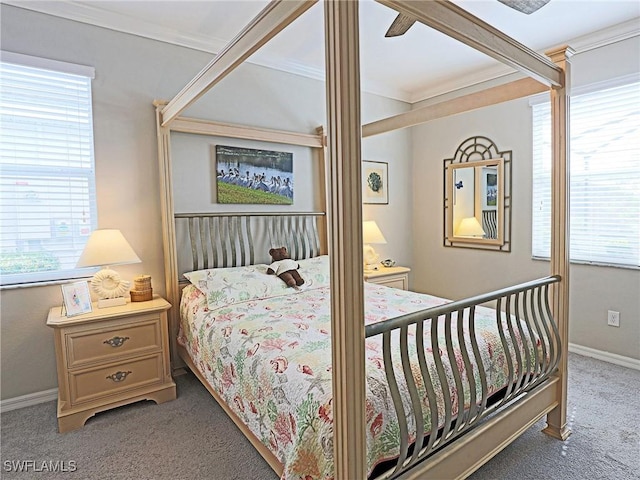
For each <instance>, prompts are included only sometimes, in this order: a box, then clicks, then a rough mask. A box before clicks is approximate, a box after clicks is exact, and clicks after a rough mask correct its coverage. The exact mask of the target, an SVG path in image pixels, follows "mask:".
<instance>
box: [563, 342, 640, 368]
mask: <svg viewBox="0 0 640 480" xmlns="http://www.w3.org/2000/svg"><path fill="white" fill-rule="evenodd" d="M569 351H570V352H571V353H577V354H578V355H584V356H585V357H591V358H596V359H598V360H602V361H603V362H608V363H613V364H615V365H620V366H623V367H627V368H633V369H634V370H640V360H637V359H635V358H631V357H623V356H622V355H618V354H616V353H610V352H603V351H602V350H596V349H595V348H589V347H583V346H582V345H576V344H575V343H569Z"/></svg>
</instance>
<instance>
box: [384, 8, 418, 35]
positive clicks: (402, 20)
mask: <svg viewBox="0 0 640 480" xmlns="http://www.w3.org/2000/svg"><path fill="white" fill-rule="evenodd" d="M414 23H416V19H415V18H413V17H410V16H408V15H404V14H402V13H399V14H398V16H397V17H396V19H395V20H394V21H393V23H392V24H391V26H390V27H389V30H387V33H385V34H384V36H385V37H399V36H400V35H404V34H405V33H407V30H409V29H410V28H411V25H413V24H414Z"/></svg>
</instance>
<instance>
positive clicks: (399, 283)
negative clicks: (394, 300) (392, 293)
mask: <svg viewBox="0 0 640 480" xmlns="http://www.w3.org/2000/svg"><path fill="white" fill-rule="evenodd" d="M372 283H377V284H378V285H385V286H387V287H391V288H398V289H400V290H408V289H409V286H408V285H407V280H406V277H405V276H403V277H401V278H388V279H380V280H376V281H375V282H372Z"/></svg>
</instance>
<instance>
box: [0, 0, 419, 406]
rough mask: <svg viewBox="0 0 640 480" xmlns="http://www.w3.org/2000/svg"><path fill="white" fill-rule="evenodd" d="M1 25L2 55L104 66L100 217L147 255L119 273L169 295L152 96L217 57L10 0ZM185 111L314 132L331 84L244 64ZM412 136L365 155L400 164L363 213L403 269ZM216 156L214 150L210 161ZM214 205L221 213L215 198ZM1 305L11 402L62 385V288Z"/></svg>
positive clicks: (387, 109)
mask: <svg viewBox="0 0 640 480" xmlns="http://www.w3.org/2000/svg"><path fill="white" fill-rule="evenodd" d="M0 22H1V23H0V35H1V37H0V42H1V45H2V48H3V49H4V50H7V51H12V52H17V53H22V54H26V55H34V56H40V57H45V58H51V59H54V60H61V61H65V62H71V63H79V64H85V65H90V66H94V67H95V69H96V78H95V80H94V82H93V104H94V105H93V107H94V111H93V113H94V122H95V127H94V133H95V158H96V177H97V178H96V187H97V195H98V223H99V226H100V227H101V228H106V227H113V228H119V229H121V230H122V232H123V234H124V235H125V237H126V238H127V239H128V240H129V242H130V243H131V245H132V246H133V248H134V250H135V251H136V252H137V253H138V255H139V256H140V258H141V259H142V263H141V264H137V265H130V266H122V267H119V268H118V271H119V273H121V275H122V276H123V277H124V278H125V279H131V278H132V277H133V276H135V275H137V274H140V273H148V274H150V275H151V276H152V282H153V287H154V290H155V292H156V293H159V294H162V293H164V281H163V275H164V271H163V270H164V268H163V265H164V261H163V253H162V230H161V220H160V203H159V199H160V195H161V194H162V193H161V192H160V190H159V177H158V167H157V163H158V160H157V144H156V130H155V111H154V108H153V106H152V102H153V100H154V99H165V100H166V99H170V98H172V97H173V96H174V95H175V94H176V93H177V92H178V91H180V90H181V89H182V87H184V85H185V84H186V83H187V82H188V81H190V80H191V78H192V77H193V76H194V75H195V74H196V73H198V72H199V71H200V70H201V68H202V67H203V66H204V65H206V64H207V63H208V62H209V61H210V60H211V56H210V55H209V54H205V53H202V52H198V51H194V50H190V49H187V48H182V47H177V46H173V45H168V44H164V43H161V42H157V41H152V40H148V39H144V38H141V37H137V36H133V35H128V34H122V33H118V32H114V31H111V30H107V29H103V28H98V27H93V26H89V25H85V24H81V23H77V22H72V21H68V20H63V19H60V18H56V17H51V16H47V15H42V14H38V13H34V12H30V11H27V10H23V9H20V8H15V7H12V6H7V5H5V4H1V5H0ZM362 103H363V112H362V117H363V120H364V121H366V122H370V121H373V120H376V119H378V118H380V117H384V116H389V115H393V114H396V113H400V112H402V111H406V110H408V108H409V107H408V105H406V104H404V103H402V102H397V101H394V100H389V99H385V98H382V97H377V96H373V95H367V94H365V95H363V102H362ZM186 114H187V115H189V116H194V117H202V118H210V119H213V120H219V121H225V122H230V123H241V124H246V125H253V126H258V127H265V128H273V129H282V130H293V131H298V132H314V131H315V128H316V127H317V126H319V125H323V124H326V122H325V96H324V83H323V82H320V81H315V80H309V79H306V78H302V77H299V76H295V75H291V74H286V73H283V72H279V71H275V70H271V69H268V68H263V67H257V66H253V65H243V66H242V67H241V68H240V69H239V70H237V71H236V72H233V74H232V75H231V76H230V77H228V78H226V79H225V80H223V81H222V82H221V83H220V84H219V85H218V86H217V87H216V89H215V90H214V91H212V92H210V93H208V94H206V95H205V96H204V97H203V98H202V99H201V100H200V101H199V102H198V103H197V104H196V105H194V106H193V107H192V108H191V109H190V110H189V111H187V112H186ZM409 138H410V134H409V132H407V131H404V132H395V133H393V134H388V135H384V136H381V137H378V138H376V139H371V140H367V141H365V142H364V145H363V151H364V154H365V155H366V158H367V159H371V160H388V161H389V162H390V181H391V186H390V191H391V198H390V203H389V205H385V206H373V207H374V208H366V209H365V215H367V216H371V217H373V218H375V219H376V220H378V221H379V224H380V227H381V228H382V229H383V230H384V231H385V234H386V236H387V240H389V244H388V245H387V246H386V247H387V251H386V252H384V253H385V254H388V255H389V256H391V255H393V256H395V257H396V258H397V259H398V260H399V261H400V262H402V263H404V264H410V263H411V252H412V244H411V242H412V237H411V236H410V235H408V234H407V233H406V232H409V231H410V228H411V221H412V218H411V207H410V205H409V201H410V198H409V196H408V194H407V189H406V185H407V184H409V179H410V171H411V168H410V161H411V158H410V155H411V152H410V145H409ZM208 160H209V156H208V154H207V156H206V158H204V159H203V160H202V161H203V162H207V161H208ZM207 168H208V167H207ZM202 188H206V187H202ZM207 193H208V192H207ZM310 195H312V196H313V195H314V194H310ZM205 196H206V195H205ZM310 203H313V202H310ZM209 206H211V207H212V208H215V205H211V202H209ZM303 206H305V204H304V202H303ZM354 228H361V227H360V226H354ZM381 250H382V249H381ZM0 302H1V305H0V308H1V325H0V328H1V330H0V335H1V349H0V355H1V357H0V363H1V368H2V379H1V381H2V384H1V387H2V388H1V391H2V392H1V396H2V399H7V398H14V397H17V396H20V395H25V394H29V393H33V392H41V391H45V390H48V389H51V388H55V387H56V374H55V354H54V346H53V333H52V331H51V329H49V328H48V327H47V326H46V325H45V321H46V317H47V313H48V311H49V309H50V308H51V307H54V306H57V305H60V304H61V302H62V296H61V291H60V286H55V285H54V286H47V287H31V288H21V289H14V290H2V291H1V292H0Z"/></svg>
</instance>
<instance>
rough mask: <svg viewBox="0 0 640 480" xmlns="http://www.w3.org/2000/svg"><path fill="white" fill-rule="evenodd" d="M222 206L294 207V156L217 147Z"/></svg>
mask: <svg viewBox="0 0 640 480" xmlns="http://www.w3.org/2000/svg"><path fill="white" fill-rule="evenodd" d="M215 162H216V185H217V200H218V203H232V204H267V205H292V204H293V153H290V152H276V151H273V150H263V149H254V148H241V147H230V146H226V145H216V146H215Z"/></svg>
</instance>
